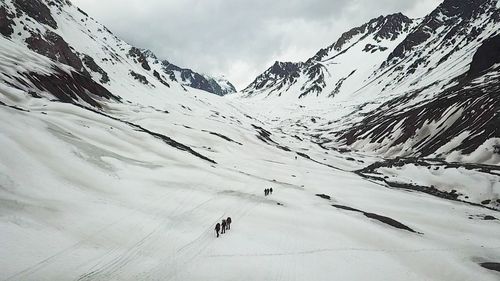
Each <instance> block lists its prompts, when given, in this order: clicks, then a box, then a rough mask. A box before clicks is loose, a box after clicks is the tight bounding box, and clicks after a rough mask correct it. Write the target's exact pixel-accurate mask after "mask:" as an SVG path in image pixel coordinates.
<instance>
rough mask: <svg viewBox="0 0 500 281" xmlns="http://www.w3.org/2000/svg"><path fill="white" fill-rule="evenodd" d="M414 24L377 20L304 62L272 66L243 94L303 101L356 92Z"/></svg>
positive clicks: (399, 19)
mask: <svg viewBox="0 0 500 281" xmlns="http://www.w3.org/2000/svg"><path fill="white" fill-rule="evenodd" d="M417 23H418V20H411V19H409V18H408V17H406V16H404V15H402V14H400V13H398V14H394V15H389V16H385V17H382V16H381V17H378V18H376V19H373V20H371V21H369V22H368V23H366V24H364V25H362V26H359V27H356V28H353V29H351V30H349V31H348V32H345V33H344V34H342V36H341V37H340V38H339V39H338V40H337V41H336V42H335V43H334V44H332V45H330V46H328V47H326V48H324V49H321V50H320V51H318V52H317V53H316V54H315V55H314V56H313V57H311V58H310V59H308V60H307V61H305V62H299V63H291V62H275V64H274V65H273V66H271V67H270V68H269V69H268V70H266V71H265V72H264V73H263V74H261V75H260V76H258V77H257V78H256V79H255V81H253V82H252V83H251V84H250V85H249V86H248V87H246V88H245V89H244V90H243V91H242V92H243V93H244V94H245V95H246V96H256V95H259V96H261V95H264V96H270V95H274V96H282V95H284V96H292V97H294V98H297V97H298V98H303V97H306V96H319V95H322V96H326V97H333V96H335V95H337V94H338V93H339V92H340V91H349V90H350V91H353V90H356V89H357V88H358V87H359V86H360V82H359V81H364V80H367V79H368V78H369V76H370V75H371V74H372V73H373V72H374V71H375V70H376V69H377V68H378V67H379V66H380V64H381V63H382V62H383V61H384V60H385V59H386V58H387V56H388V54H389V53H390V52H391V50H392V49H394V48H395V47H396V46H397V45H398V44H399V43H400V42H401V41H402V40H403V39H404V38H405V37H406V36H407V35H408V33H409V32H410V30H411V29H412V28H413V27H414V26H415V25H416V24H417Z"/></svg>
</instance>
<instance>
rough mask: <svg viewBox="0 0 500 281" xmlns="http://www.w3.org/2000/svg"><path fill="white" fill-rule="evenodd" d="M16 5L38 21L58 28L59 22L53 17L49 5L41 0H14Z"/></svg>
mask: <svg viewBox="0 0 500 281" xmlns="http://www.w3.org/2000/svg"><path fill="white" fill-rule="evenodd" d="M14 5H15V6H16V8H18V9H19V10H21V11H23V12H25V13H26V14H27V15H28V16H29V17H31V18H33V19H34V20H36V21H37V22H39V23H41V24H46V25H48V26H50V27H52V28H53V29H56V28H57V22H56V21H55V20H54V18H53V17H52V14H51V12H50V9H49V7H47V6H46V5H45V4H44V3H42V2H41V1H40V0H14Z"/></svg>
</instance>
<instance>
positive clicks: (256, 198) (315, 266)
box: [0, 95, 500, 280]
mask: <svg viewBox="0 0 500 281" xmlns="http://www.w3.org/2000/svg"><path fill="white" fill-rule="evenodd" d="M4 97H5V96H4ZM183 102H184V105H185V107H186V108H189V109H184V108H182V107H180V106H178V105H175V104H174V105H165V108H163V107H161V108H154V107H150V106H140V105H119V104H107V107H108V111H109V112H112V113H113V114H112V115H113V116H114V117H116V118H118V119H112V118H109V117H106V116H103V115H100V114H96V113H94V112H92V111H89V110H86V109H84V108H80V107H76V106H74V105H70V104H63V103H57V102H48V101H44V100H40V99H38V100H37V99H34V100H33V99H30V100H28V101H27V102H26V103H24V107H23V108H24V109H26V110H29V112H25V111H20V110H18V109H13V108H9V107H6V106H2V107H1V110H0V116H1V118H2V120H6V122H3V125H2V126H1V134H0V145H1V147H2V149H1V150H0V154H1V157H0V159H2V161H1V164H0V165H1V166H0V186H1V189H0V198H1V200H2V204H0V208H1V212H0V213H1V216H0V233H1V235H0V241H1V242H0V243H1V247H0V257H2V262H1V263H0V272H2V275H1V276H2V280H335V279H342V280H360V279H366V278H367V276H369V277H370V279H371V280H498V276H499V275H498V273H495V272H494V271H490V270H487V269H485V268H482V267H481V266H480V265H479V264H480V263H482V262H489V261H495V260H498V256H499V251H500V236H499V235H497V234H498V233H500V222H499V221H498V220H484V217H485V216H487V215H489V216H493V217H498V213H497V212H496V211H493V210H489V209H485V208H482V207H478V206H471V205H467V204H464V203H460V202H453V201H448V200H444V199H441V198H437V197H433V196H431V195H427V194H422V193H418V192H411V191H407V190H399V189H390V188H388V187H385V186H381V185H379V184H377V183H375V182H370V181H368V180H366V179H364V178H362V177H360V176H359V175H357V174H355V173H353V172H352V170H355V169H359V168H361V167H363V166H364V165H366V163H365V164H363V163H361V162H357V161H355V162H352V160H346V158H351V157H354V158H356V159H359V160H361V159H364V160H361V161H363V162H364V161H366V162H370V159H369V158H368V159H366V158H361V157H358V156H357V155H356V154H352V153H351V154H349V153H347V154H348V155H343V153H340V152H335V151H328V154H325V152H324V150H322V149H321V148H319V147H318V146H317V145H315V144H311V143H308V142H307V141H303V142H298V141H297V140H296V139H295V138H293V137H292V136H289V135H286V134H283V133H280V132H275V131H273V132H271V133H272V135H271V137H270V139H271V140H272V141H275V142H276V143H279V144H280V145H282V146H286V147H288V148H289V149H290V150H291V151H285V150H283V149H279V148H277V147H276V146H275V145H272V144H271V145H270V144H267V143H265V142H263V141H262V140H260V139H258V138H257V134H258V133H257V131H256V130H255V129H254V127H252V126H251V125H252V124H254V125H260V126H264V125H263V124H261V123H260V122H259V121H258V120H256V119H250V118H249V117H246V116H245V115H244V114H247V113H243V112H244V111H243V110H242V109H241V104H239V103H238V102H237V101H228V100H223V99H221V98H218V97H215V96H214V97H209V96H207V95H204V96H202V97H201V96H198V97H196V98H194V96H187V97H186V96H185V97H184V101H183ZM5 103H6V104H8V103H7V101H5ZM165 110H167V111H168V112H169V113H166V112H165ZM214 112H220V113H219V114H216V113H214ZM250 114H251V113H248V116H251V115H250ZM186 116H189V118H186ZM120 120H121V121H120ZM123 121H127V122H131V123H133V124H137V125H140V126H141V127H143V128H147V129H148V130H150V131H152V132H156V133H159V134H164V135H165V136H169V137H171V138H172V139H174V140H176V141H177V142H180V143H183V144H185V145H187V146H189V147H191V148H192V149H193V150H194V151H196V152H198V153H199V154H201V155H203V156H205V157H207V158H209V159H212V160H213V161H215V162H217V164H213V163H211V162H209V161H206V160H203V159H201V158H198V157H196V156H194V155H192V154H190V153H188V152H186V151H183V150H180V149H176V148H174V147H172V146H170V145H168V144H166V143H165V142H163V141H162V140H161V139H159V138H155V137H153V136H152V135H150V134H148V133H144V132H142V131H138V130H137V128H135V127H132V126H130V125H129V124H127V123H124V122H123ZM206 131H211V132H216V133H218V134H220V135H224V136H226V137H227V138H230V139H231V140H233V141H228V140H226V139H224V138H221V137H220V136H217V135H213V134H210V133H207V132H206ZM237 142H238V143H239V144H238V143H237ZM295 152H299V153H305V154H306V155H307V156H308V157H310V159H311V160H310V159H307V158H305V157H302V156H300V155H299V157H297V159H295V156H296V155H297V154H296V153H295ZM346 156H349V157H346ZM313 160H314V161H317V162H318V163H317V162H314V161H313ZM326 165H329V166H326ZM451 176H453V175H451ZM268 187H272V188H273V189H274V193H273V194H272V195H270V196H268V197H265V196H264V192H263V190H264V189H265V188H268ZM317 194H319V195H323V198H322V197H319V196H317ZM328 196H329V197H330V199H328ZM332 205H337V206H344V207H350V208H354V209H356V210H361V211H363V212H369V213H372V214H376V215H378V216H384V217H388V218H391V219H392V220H395V221H397V222H399V223H401V224H403V225H404V226H406V227H408V228H410V229H411V230H413V231H414V232H411V231H408V230H405V229H401V228H397V227H395V226H394V225H390V224H387V221H386V223H384V222H382V221H380V220H377V219H374V218H373V217H367V216H364V215H363V214H362V213H359V212H356V211H351V210H349V209H342V208H338V207H334V206H332ZM227 216H231V217H232V218H233V224H232V229H231V230H230V231H228V232H227V234H224V235H222V236H221V237H220V238H215V234H214V231H213V227H214V225H215V223H216V222H217V221H220V220H221V218H224V217H227Z"/></svg>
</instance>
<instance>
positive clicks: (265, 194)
mask: <svg viewBox="0 0 500 281" xmlns="http://www.w3.org/2000/svg"><path fill="white" fill-rule="evenodd" d="M264 196H267V188H266V189H264Z"/></svg>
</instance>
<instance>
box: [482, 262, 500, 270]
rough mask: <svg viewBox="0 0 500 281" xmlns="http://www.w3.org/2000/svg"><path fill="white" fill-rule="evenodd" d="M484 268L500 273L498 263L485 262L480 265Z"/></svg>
mask: <svg viewBox="0 0 500 281" xmlns="http://www.w3.org/2000/svg"><path fill="white" fill-rule="evenodd" d="M479 265H481V266H482V267H484V268H486V269H489V270H494V271H498V272H500V263H498V262H483V263H480V264H479Z"/></svg>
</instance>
